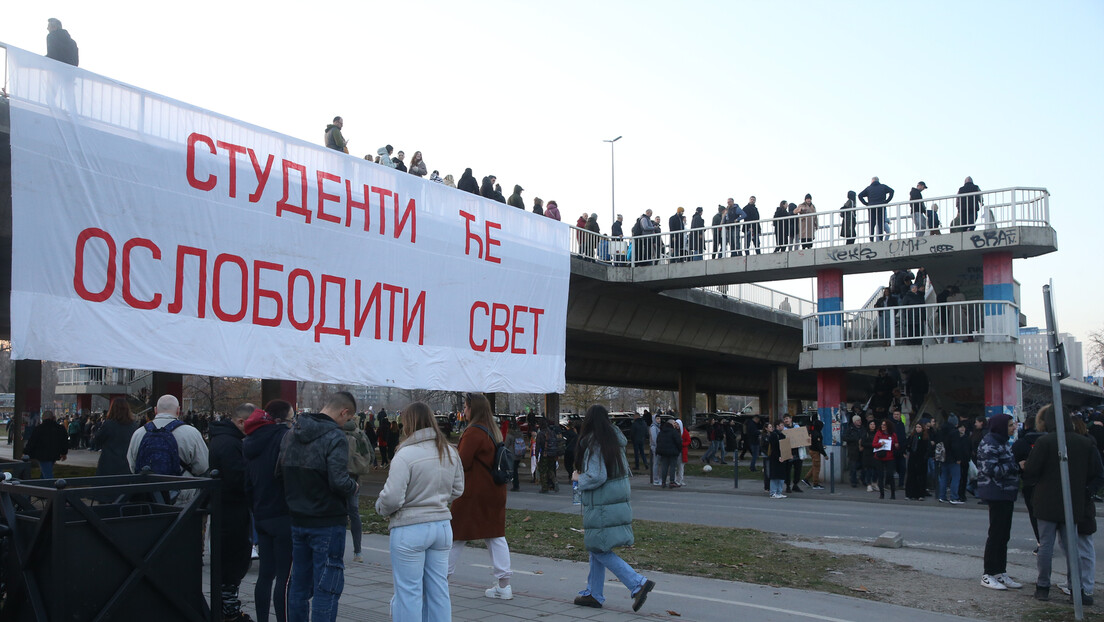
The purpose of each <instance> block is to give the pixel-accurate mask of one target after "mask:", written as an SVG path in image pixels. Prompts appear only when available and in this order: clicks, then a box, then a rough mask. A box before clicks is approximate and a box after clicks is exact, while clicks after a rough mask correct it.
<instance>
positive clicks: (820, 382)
mask: <svg viewBox="0 0 1104 622" xmlns="http://www.w3.org/2000/svg"><path fill="white" fill-rule="evenodd" d="M846 399H847V372H846V371H844V370H842V369H822V370H819V371H817V416H818V417H819V418H820V421H821V423H823V424H824V428H823V429H822V430H821V433H822V434H823V435H824V451H825V456H824V458H825V459H828V460H831V461H832V462H833V463H835V465H836V468H835V473H833V474H832V475H835V477H836V481H837V482H839V483H843V468H842V464H843V463H842V462H841V461H840V438H839V433H838V432H837V429H842V426H844V425H850V422H849V421H844V419H843V418H844V417H845V416H846V414H847V413H846V412H840V411H841V408H840V406H841V404H842V403H843V402H844V401H845V400H846ZM837 423H838V424H839V426H840V427H839V428H837V426H836V424H837ZM829 456H831V458H829ZM828 464H829V463H825V464H822V465H821V473H824V474H828V473H829V468H828ZM824 479H828V476H827V475H826V476H825V477H824Z"/></svg>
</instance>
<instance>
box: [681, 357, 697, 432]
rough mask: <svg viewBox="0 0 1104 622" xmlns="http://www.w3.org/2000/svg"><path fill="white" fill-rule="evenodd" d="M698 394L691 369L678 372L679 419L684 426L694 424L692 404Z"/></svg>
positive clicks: (695, 380) (695, 379) (694, 376)
mask: <svg viewBox="0 0 1104 622" xmlns="http://www.w3.org/2000/svg"><path fill="white" fill-rule="evenodd" d="M697 393H698V383H697V378H696V375H695V374H694V370H693V369H680V370H679V395H678V411H679V417H680V418H681V419H682V422H683V423H684V424H686V425H688V426H689V425H693V423H694V402H695V399H694V398H695V397H696V396H697Z"/></svg>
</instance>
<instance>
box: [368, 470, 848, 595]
mask: <svg viewBox="0 0 1104 622" xmlns="http://www.w3.org/2000/svg"><path fill="white" fill-rule="evenodd" d="M729 476H731V467H729ZM374 503H375V502H374V500H368V499H361V503H360V507H361V519H362V524H363V528H364V531H365V533H375V534H386V533H387V521H385V520H383V518H381V517H380V516H379V515H377V514H376V512H375V509H374ZM582 522H583V521H582V517H581V516H580V515H574V514H561V513H559V512H540V511H532V510H510V509H507V510H506V540H507V541H508V542H509V543H510V550H511V551H514V552H516V553H522V554H525V555H536V556H540V557H551V558H554V559H567V560H573V561H586V560H587V552H586V549H585V548H584V547H583V533H582ZM633 532H634V535H635V538H636V543H635V545H634V546H632V547H625V548H619V549H617V553H618V555H620V556H621V557H622V558H623V559H624V560H625V561H626V562H628V563H629V565H631V566H632V567H633V568H635V569H637V570H638V571H641V572H643V571H647V570H653V571H662V572H670V573H674V574H681V575H688V576H696V577H708V578H714V579H724V580H728V581H745V582H748V583H757V584H764V585H771V586H778V587H794V588H802V589H813V590H819V591H824V592H833V593H837V594H849V595H855V594H854V593H853V592H852V591H851V590H849V589H848V588H846V587H844V586H841V585H838V584H836V583H833V582H832V581H831V580H830V579H829V577H830V576H831V573H832V572H833V571H835V572H844V573H845V572H847V569H848V568H851V567H854V566H856V565H858V564H860V563H862V562H864V561H865V558H863V557H859V556H847V555H833V554H831V553H828V552H825V551H817V550H810V549H800V548H797V547H794V546H790V545H788V544H785V543H783V542H781V541H780V540H779V539H778V538H777V537H776V536H774V535H773V534H770V533H766V532H762V531H756V530H754V529H736V528H726V527H703V526H700V525H687V524H682V523H666V522H657V521H645V520H636V521H633ZM472 545H481V543H473V544H472Z"/></svg>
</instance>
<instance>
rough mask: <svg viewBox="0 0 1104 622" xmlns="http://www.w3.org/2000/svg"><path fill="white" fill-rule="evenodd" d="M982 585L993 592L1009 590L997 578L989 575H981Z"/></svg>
mask: <svg viewBox="0 0 1104 622" xmlns="http://www.w3.org/2000/svg"><path fill="white" fill-rule="evenodd" d="M981 584H982V585H983V586H985V587H987V588H989V589H991V590H1007V589H1008V588H1007V587H1005V585H1004V584H1003V583H1001V582H1000V581H998V580H997V578H996V577H991V576H989V575H987V574H983V575H981Z"/></svg>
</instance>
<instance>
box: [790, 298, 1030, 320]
mask: <svg viewBox="0 0 1104 622" xmlns="http://www.w3.org/2000/svg"><path fill="white" fill-rule="evenodd" d="M955 305H1009V306H1011V307H1012V308H1013V309H1019V308H1020V307H1019V305H1017V304H1016V303H1015V302H1012V301H1011V300H954V301H948V302H928V303H924V304H919V305H901V304H898V305H893V306H887V307H865V308H862V309H840V310H839V311H817V312H815V313H809V314H808V315H804V316H802V318H801V319H803V320H804V319H807V318H812V317H818V316H823V315H840V314H848V313H852V314H858V313H873V312H875V311H893V310H895V309H918V308H921V307H951V306H955Z"/></svg>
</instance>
